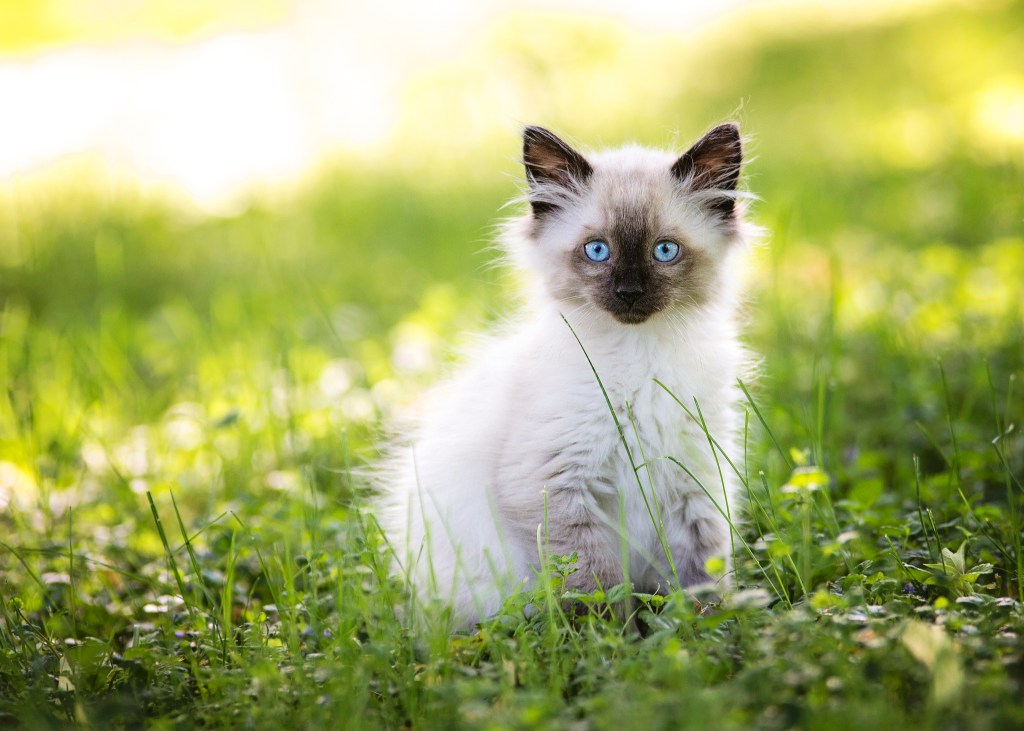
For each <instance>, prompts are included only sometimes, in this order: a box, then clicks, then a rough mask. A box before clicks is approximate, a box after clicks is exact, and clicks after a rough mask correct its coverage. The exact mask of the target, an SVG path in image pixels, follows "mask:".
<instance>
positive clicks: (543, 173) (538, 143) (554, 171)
mask: <svg viewBox="0 0 1024 731" xmlns="http://www.w3.org/2000/svg"><path fill="white" fill-rule="evenodd" d="M523 165H524V166H525V167H526V182H527V183H529V184H530V194H531V195H530V205H531V206H532V207H533V212H534V213H535V214H536V215H538V216H540V215H543V214H545V213H547V212H548V211H550V210H551V209H553V208H558V207H559V203H558V196H557V195H556V196H552V195H550V193H551V192H552V191H551V190H550V188H548V190H545V188H546V187H548V186H550V185H552V184H553V185H555V186H558V187H559V188H563V189H565V190H566V191H567V192H568V191H572V192H578V191H579V190H580V188H581V187H582V186H583V185H584V184H585V183H586V182H587V180H588V179H589V178H590V175H591V174H592V173H593V172H594V170H593V168H591V167H590V163H589V162H587V161H586V158H584V157H583V155H581V154H580V153H578V152H576V150H574V149H572V148H571V147H570V146H569V145H568V144H566V143H565V142H563V141H562V140H561V139H559V138H558V136H557V135H555V134H553V133H552V132H549V131H548V130H546V129H544V128H543V127H534V126H529V127H527V128H526V129H525V130H523ZM545 193H547V195H545Z"/></svg>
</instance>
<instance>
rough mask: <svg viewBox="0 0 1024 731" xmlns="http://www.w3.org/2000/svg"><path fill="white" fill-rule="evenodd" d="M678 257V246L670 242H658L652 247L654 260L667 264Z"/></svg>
mask: <svg viewBox="0 0 1024 731" xmlns="http://www.w3.org/2000/svg"><path fill="white" fill-rule="evenodd" d="M677 256H679V244H677V243H674V242H672V241H659V242H658V243H656V244H655V245H654V258H655V259H656V260H658V261H660V262H669V261H672V260H673V259H675V258H676V257H677Z"/></svg>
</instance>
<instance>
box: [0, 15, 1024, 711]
mask: <svg viewBox="0 0 1024 731" xmlns="http://www.w3.org/2000/svg"><path fill="white" fill-rule="evenodd" d="M725 122H736V123H737V124H738V125H739V127H740V130H741V132H742V135H743V143H742V144H743V158H744V163H743V169H742V174H741V175H740V178H739V189H740V190H741V191H743V193H744V194H743V195H742V198H743V200H744V203H743V208H744V213H743V215H744V216H745V217H746V220H747V221H749V222H750V223H751V224H752V226H753V227H754V228H756V229H757V230H758V231H760V234H759V235H758V236H757V237H756V241H752V242H751V245H750V246H749V247H748V250H747V251H745V253H744V255H743V257H742V262H741V263H738V264H737V267H741V268H742V270H743V277H742V286H741V287H739V288H738V289H739V290H740V291H738V292H737V293H736V297H737V307H738V308H739V310H740V312H741V316H740V317H739V322H740V327H739V329H740V331H741V335H740V336H739V337H740V339H741V341H742V344H743V346H744V348H745V349H746V350H747V351H748V352H749V358H747V361H749V362H748V364H747V365H746V366H745V368H744V370H743V376H742V380H741V382H740V383H736V384H732V385H733V386H735V388H734V390H735V393H736V395H737V402H736V403H735V404H733V405H732V406H731V407H734V408H735V413H736V414H737V422H736V429H735V431H736V432H737V433H738V436H737V445H738V446H737V448H736V453H734V454H727V453H726V452H727V450H726V449H725V448H724V447H723V446H722V444H719V443H717V442H715V440H714V438H713V436H712V435H711V434H710V432H709V431H708V430H707V429H705V430H704V431H705V433H706V435H707V439H706V440H705V442H706V443H704V444H702V445H701V448H703V449H707V450H709V451H708V454H710V455H711V456H714V458H715V464H716V465H717V468H718V469H719V470H721V471H728V470H732V471H733V472H734V475H733V476H732V477H731V478H730V479H732V480H734V482H735V484H736V490H737V493H736V494H737V495H739V496H740V499H741V501H742V507H737V512H736V514H735V515H733V513H732V511H731V509H730V510H729V511H722V515H723V518H724V519H725V520H727V522H728V531H729V536H730V540H729V547H730V553H731V555H729V556H716V557H715V558H713V559H709V560H708V561H707V562H706V563H704V564H703V565H702V566H701V567H700V571H701V572H705V573H703V574H702V575H705V576H707V577H708V578H709V579H710V580H711V581H712V582H713V587H712V589H710V590H708V589H707V587H705V588H704V589H699V588H698V589H694V588H693V587H691V586H688V585H680V583H679V582H677V583H675V584H673V583H672V582H671V581H669V582H666V583H665V584H664V586H658V587H656V589H657V590H654V589H653V588H651V587H646V586H643V585H642V584H641V583H639V579H637V580H636V581H631V580H630V576H629V572H628V571H627V572H626V575H625V576H624V577H622V578H623V580H622V582H621V583H617V584H616V585H615V586H604V585H601V584H600V583H596V584H595V583H594V582H591V584H589V585H588V584H586V582H583V583H582V584H581V583H579V581H578V579H579V577H580V575H582V574H581V573H580V572H581V571H582V572H583V573H585V572H586V569H585V568H583V569H581V568H580V567H582V566H585V565H586V556H585V555H584V554H583V553H579V554H577V553H575V552H574V551H568V552H567V553H566V555H549V554H548V553H545V550H543V549H542V544H543V545H547V544H545V543H544V541H542V540H541V536H542V534H543V530H542V529H543V527H544V526H543V525H541V526H540V529H539V532H538V533H537V546H538V550H539V553H538V555H537V557H536V559H537V560H536V561H533V562H531V563H530V571H531V574H530V576H529V577H528V580H526V581H524V583H523V584H522V586H520V587H519V588H518V589H517V590H516V591H515V592H512V593H511V594H510V595H509V596H506V597H503V603H502V604H501V608H500V609H499V610H497V611H496V612H489V613H484V614H486V616H480V617H478V618H477V619H478V621H476V622H474V623H472V627H458V626H456V624H455V623H454V620H453V619H452V617H451V616H449V615H448V614H446V613H445V612H446V611H447V610H446V609H445V608H444V606H443V605H444V603H443V602H440V603H439V607H433V608H430V607H428V608H426V609H425V608H424V606H423V602H422V597H417V595H416V590H415V587H414V586H411V585H410V582H409V581H406V580H403V579H408V576H405V577H403V576H402V572H401V571H395V569H394V560H395V557H396V555H397V552H396V550H395V546H394V545H393V544H392V541H391V536H390V535H389V534H388V533H387V531H383V530H382V529H381V527H380V526H379V525H378V520H377V516H376V515H375V513H374V510H373V505H374V504H375V497H374V496H375V494H376V493H377V491H379V489H380V487H379V485H380V477H379V475H380V469H379V465H380V464H381V456H382V454H383V453H384V452H386V451H387V447H386V445H387V444H389V443H390V440H391V439H392V438H394V435H395V434H396V424H399V423H404V422H403V421H402V419H403V415H404V414H406V413H407V411H408V409H410V408H414V407H415V405H416V404H419V403H421V398H422V396H423V394H424V393H426V392H428V389H430V387H431V386H432V384H436V383H438V382H440V381H442V380H443V379H445V378H446V377H448V376H449V374H452V373H457V372H459V371H458V369H459V367H460V364H461V363H463V362H464V360H465V358H466V356H465V353H466V352H467V350H468V351H471V352H478V351H479V350H480V349H481V348H486V347H488V346H487V343H493V342H496V341H495V340H487V339H486V338H485V337H484V336H485V335H486V334H494V333H505V332H509V331H510V330H512V329H514V328H515V326H516V323H517V322H520V321H521V319H522V317H523V316H522V315H521V313H522V312H523V311H524V309H528V308H529V306H530V304H531V303H530V302H529V298H530V297H531V296H533V295H531V294H530V293H532V292H533V291H534V290H532V289H530V288H529V287H523V284H524V278H523V277H522V276H520V274H519V273H517V272H516V271H514V270H511V269H510V268H509V267H507V266H506V265H505V264H504V263H503V257H502V254H501V253H500V252H499V251H498V249H497V247H496V246H495V242H496V238H497V236H498V234H499V232H500V231H501V230H502V225H503V222H504V221H505V220H506V219H509V218H510V217H516V216H524V215H531V216H535V217H536V218H537V219H538V220H539V219H542V217H543V215H544V214H543V208H541V207H536V206H533V205H531V204H530V203H529V202H527V201H526V199H525V198H523V195H524V192H526V191H527V190H528V185H527V178H526V176H525V173H524V168H523V156H524V148H523V145H524V140H523V131H524V128H525V127H526V126H527V125H540V126H543V127H545V128H547V129H549V130H551V131H553V132H554V133H556V134H557V135H558V136H559V137H560V138H561V139H562V140H565V141H566V142H567V143H568V144H570V145H572V146H573V147H574V148H575V149H576V150H579V151H581V152H582V153H583V155H584V156H587V155H591V154H592V153H594V152H596V151H600V150H607V149H611V148H617V147H621V146H623V145H627V144H638V145H643V146H647V147H654V148H658V149H662V150H667V151H670V152H672V153H673V154H674V155H682V154H683V153H684V152H686V151H687V150H688V149H690V148H691V146H692V145H693V144H694V143H695V142H696V141H697V140H698V139H700V138H701V137H702V136H703V135H704V134H705V133H706V132H707V131H708V130H710V129H712V128H713V127H715V126H716V125H719V124H722V123H725ZM746 193H749V194H750V195H749V196H748V195H746ZM510 201H511V202H510ZM730 210H731V209H730ZM537 225H538V226H540V225H541V224H537ZM587 266H590V265H589V264H588V265H587ZM1021 282H1024V3H1022V2H1020V1H1018V0H905V1H903V2H898V3H894V2H883V1H882V0H860V1H859V2H853V1H852V0H850V1H847V0H832V1H825V0H821V1H819V2H815V1H812V0H778V1H776V0H725V1H723V2H714V3H713V2H691V1H689V0H682V1H680V2H667V1H663V0H634V1H633V2H628V3H625V2H613V1H612V0H589V1H584V0H554V1H551V2H541V1H540V0H526V1H524V2H512V1H511V0H490V1H488V2H470V1H469V0H451V1H445V2H437V3H425V2H406V1H402V2H394V3H382V2H370V1H369V0H248V1H246V2H243V1H242V0H207V1H206V2H201V1H200V0H183V1H181V2H175V3H167V2H157V1H156V0H86V1H81V0H32V1H31V2H30V1H28V0H0V387H2V388H0V726H6V725H12V726H14V727H22V728H57V727H65V726H69V725H70V726H81V727H84V728H90V727H95V726H98V725H101V724H102V725H110V726H111V727H112V728H126V727H132V728H134V727H149V726H154V727H161V728H191V727H194V726H205V727H211V728H238V727H245V728H270V727H277V726H279V725H281V724H282V723H285V724H290V725H291V726H294V727H296V728H320V727H327V728H333V727H341V728H344V727H352V728H410V729H427V728H438V729H451V728H472V729H476V728H480V729H485V728H486V729H505V728H509V729H513V728H574V729H607V728H616V727H621V726H622V725H623V724H631V725H634V726H636V727H637V728H648V727H649V728H694V729H705V728H718V729H733V728H735V729H753V728H764V729H792V728H814V729H819V728H820V729H841V728H849V729H859V728H884V727H891V728H904V727H915V728H918V727H920V728H943V729H945V728H948V729H954V728H956V729H959V728H971V729H993V730H994V729H1009V728H1017V727H1021V726H1024V711H1022V706H1021V704H1020V702H1019V699H1020V697H1021V694H1022V693H1024V640H1022V633H1024V610H1022V606H1021V603H1022V602H1024V549H1022V529H1024V517H1022V510H1024V439H1022V438H1021V436H1020V421H1021V419H1022V418H1024V405H1022V404H1024V400H1022V396H1024V392H1022V388H1021V384H1020V378H1021V376H1022V372H1024V297H1022V285H1021ZM569 324H570V323H569V319H567V320H566V325H569ZM573 334H577V333H576V332H575V331H574V332H573ZM499 337H500V336H499ZM708 337H709V339H708V340H707V343H711V344H713V342H714V341H715V337H717V335H716V336H714V337H712V336H708ZM581 341H582V342H581V345H583V346H585V345H586V342H585V341H586V337H582V338H581ZM573 342H576V341H573ZM704 345H705V341H700V340H699V339H698V340H694V341H693V347H694V348H695V349H696V351H697V352H703V351H701V350H700V349H701V348H703V347H704ZM708 347H710V345H709V346H708ZM709 352H710V351H709ZM709 358H710V356H709ZM695 362H701V363H703V361H700V358H697V359H696V361H695ZM584 363H585V361H584ZM704 369H706V370H709V371H714V369H715V365H714V364H713V363H710V362H709V363H708V364H704V365H701V366H700V368H699V369H698V370H700V372H701V373H703V372H704ZM599 371H600V369H599V368H598V367H595V368H594V372H593V373H592V372H591V371H590V370H589V369H588V370H587V371H586V372H585V374H584V375H586V377H587V378H588V379H589V378H592V377H593V376H594V375H597V377H598V379H600V378H601V376H602V375H605V374H603V373H599ZM511 372H512V373H513V374H515V373H517V372H518V371H517V369H516V368H515V367H514V365H513V367H512V370H511ZM649 375H651V376H652V377H655V376H657V375H658V374H656V373H654V374H649ZM613 380H614V379H612V381H613ZM609 382H610V383H611V381H609ZM535 385H536V384H535ZM500 387H502V386H501V384H500V383H497V382H495V384H494V388H495V389H497V388H500ZM593 387H594V389H595V390H594V396H595V398H597V399H601V401H600V404H602V405H603V404H604V403H605V402H604V400H603V399H604V398H608V406H609V410H610V412H611V413H609V415H608V423H607V425H609V432H608V434H610V435H611V436H612V437H613V439H612V440H611V442H610V443H612V444H613V445H618V444H619V442H618V441H616V440H617V439H619V438H620V437H621V444H622V446H623V447H624V448H625V449H626V451H629V447H628V444H629V443H633V442H631V441H630V440H631V439H633V438H634V437H635V440H636V443H637V444H638V446H639V447H640V448H643V445H644V434H645V433H644V431H643V429H642V428H641V427H636V425H635V424H634V432H630V422H631V420H632V419H633V417H634V414H633V412H632V408H633V406H634V405H635V404H633V403H628V404H623V406H622V409H621V410H619V412H617V411H616V409H615V408H614V407H613V405H612V401H613V400H614V399H613V398H612V396H614V393H613V392H612V391H609V392H606V393H604V396H602V392H603V389H604V382H603V381H601V382H600V385H599V383H598V381H597V380H595V381H594V385H593ZM731 387H732V386H731ZM611 388H612V387H611V386H609V389H611ZM523 389H525V390H524V391H523V393H524V394H529V393H534V394H535V393H538V392H540V391H541V389H540V387H539V386H537V388H531V386H530V384H526V385H524V386H523ZM484 390H485V391H487V392H488V393H489V392H490V389H489V388H487V389H484ZM608 393H612V396H609V395H608ZM528 398H529V397H528V396H523V397H522V400H523V403H525V402H526V400H527V399H528ZM475 401H479V399H467V403H473V402H475ZM520 406H522V408H524V409H525V408H526V407H525V406H523V404H520ZM679 406H680V407H683V410H684V411H686V413H687V414H688V418H690V419H691V420H692V421H694V423H700V422H702V420H703V418H704V416H703V413H704V412H701V414H700V415H696V414H692V413H690V412H689V411H688V409H689V408H690V406H691V405H690V404H682V403H680V404H679ZM698 406H700V407H704V406H706V404H698ZM602 407H603V406H602ZM627 407H628V408H627ZM705 410H706V411H707V412H708V413H709V414H711V412H712V411H713V409H705ZM616 413H619V416H618V417H616V416H615V414H616ZM635 416H636V418H637V419H641V420H642V419H643V418H644V414H643V413H641V411H639V410H638V411H637V413H636V414H635ZM467 418H470V417H469V416H468V415H467ZM558 418H559V419H564V420H566V422H567V423H573V424H575V423H576V421H574V420H576V419H578V418H580V415H579V414H578V413H575V412H573V413H569V412H568V411H567V412H566V413H559V414H558ZM616 427H618V430H617V431H616ZM466 430H467V431H472V429H471V428H469V427H467V428H466ZM616 435H617V436H616ZM606 436H607V435H606ZM440 441H441V442H443V440H440ZM431 443H433V442H431ZM505 446H507V445H505ZM502 448H505V447H504V446H503V447H502ZM615 448H616V449H617V448H618V447H615ZM534 449H535V450H536V447H534ZM484 451H486V450H484ZM552 451H554V452H557V451H558V450H557V449H555V448H554V447H552ZM684 451H685V450H683V449H681V450H680V454H677V455H669V454H666V455H660V454H659V455H657V456H656V455H653V454H646V455H645V456H643V457H641V456H640V454H639V453H637V454H636V455H632V454H631V455H630V458H631V459H634V461H633V463H632V464H633V472H635V473H636V475H637V476H638V481H639V475H640V474H641V473H642V472H643V470H644V469H646V470H647V474H648V475H650V473H651V468H650V465H651V464H656V465H659V466H658V467H657V469H660V464H661V463H667V460H670V459H676V458H678V459H680V460H682V459H683V452H684ZM470 452H471V455H470V457H468V458H467V459H476V458H477V457H478V456H479V455H478V454H475V453H472V450H470ZM522 452H523V453H522V455H521V459H522V460H523V461H528V459H529V445H526V444H524V445H523V446H522ZM659 460H660V462H659ZM676 463H678V462H676ZM470 469H471V465H467V464H463V463H460V462H459V461H453V463H452V464H451V465H450V472H451V476H452V482H453V483H455V482H457V481H458V479H459V476H460V475H464V474H468V471H469V470H470ZM563 472H564V471H563ZM559 474H561V473H559V472H558V471H553V472H552V475H555V476H557V475H559ZM718 474H719V475H720V474H721V472H719V473H718ZM552 479H554V478H552ZM680 479H683V478H680ZM725 482H726V478H725V477H722V490H723V491H725V489H726V488H725ZM635 487H636V484H635V483H634V484H633V486H632V487H631V488H629V489H634V488H635ZM542 488H544V489H547V488H546V487H545V486H544V485H533V486H527V487H524V488H523V489H524V490H525V489H529V490H534V491H535V492H537V494H541V493H540V490H541V489H542ZM620 489H625V488H621V486H620ZM641 489H642V488H641ZM705 492H706V491H705ZM546 494H547V493H545V495H546ZM703 498H704V496H703V495H698V499H703ZM545 499H546V498H545ZM623 499H624V500H625V498H623ZM553 504H554V503H552V505H553ZM623 504H624V503H623ZM547 507H548V506H547V503H544V510H547ZM654 507H655V508H657V507H658V506H657V505H655V506H654ZM623 509H624V508H623ZM495 510H496V511H497V512H499V513H500V512H501V508H500V506H497V507H495ZM656 512H657V511H656V510H652V512H651V519H652V520H654V519H655V513H656ZM546 519H547V513H545V520H546ZM659 519H660V516H659ZM626 543H627V541H626V539H625V538H624V539H623V544H622V545H623V546H626ZM495 553H498V549H497V548H496V549H495ZM556 553H557V552H556ZM623 553H626V549H625V548H624V549H623ZM669 563H672V562H671V560H670V561H669ZM634 578H635V577H634ZM677 578H678V577H677ZM581 586H582V587H583V588H580V587H581ZM451 591H452V592H454V590H451ZM440 593H442V594H443V587H442V589H441V590H440ZM428 610H429V611H428Z"/></svg>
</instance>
